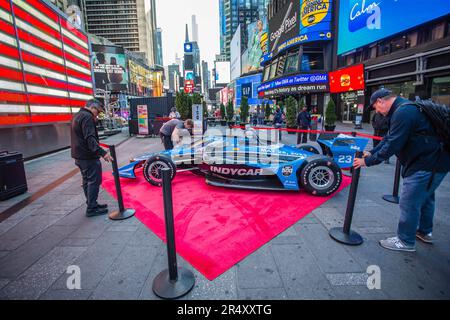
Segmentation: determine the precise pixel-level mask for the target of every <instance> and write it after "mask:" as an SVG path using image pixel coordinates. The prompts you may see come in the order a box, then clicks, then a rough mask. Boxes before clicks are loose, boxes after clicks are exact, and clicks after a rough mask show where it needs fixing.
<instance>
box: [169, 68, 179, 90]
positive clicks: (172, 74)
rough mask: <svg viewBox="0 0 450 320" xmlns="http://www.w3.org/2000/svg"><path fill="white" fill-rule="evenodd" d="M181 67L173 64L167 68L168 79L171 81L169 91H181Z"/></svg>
mask: <svg viewBox="0 0 450 320" xmlns="http://www.w3.org/2000/svg"><path fill="white" fill-rule="evenodd" d="M180 76H181V73H180V66H179V65H178V64H175V63H174V64H171V65H169V66H168V67H167V78H168V79H169V90H170V91H172V92H178V91H179V90H180Z"/></svg>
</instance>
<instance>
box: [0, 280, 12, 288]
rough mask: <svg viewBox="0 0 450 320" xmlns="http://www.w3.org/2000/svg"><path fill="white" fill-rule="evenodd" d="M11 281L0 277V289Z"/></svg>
mask: <svg viewBox="0 0 450 320" xmlns="http://www.w3.org/2000/svg"><path fill="white" fill-rule="evenodd" d="M10 282H11V280H10V279H0V290H1V289H2V288H3V287H5V286H6V285H7V284H8V283H10Z"/></svg>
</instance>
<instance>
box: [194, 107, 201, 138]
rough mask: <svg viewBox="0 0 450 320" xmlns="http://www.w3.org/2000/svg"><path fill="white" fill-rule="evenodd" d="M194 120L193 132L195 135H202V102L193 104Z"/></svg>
mask: <svg viewBox="0 0 450 320" xmlns="http://www.w3.org/2000/svg"><path fill="white" fill-rule="evenodd" d="M192 120H193V121H194V128H193V129H192V133H193V134H194V136H201V135H202V134H203V106H202V105H201V104H193V105H192Z"/></svg>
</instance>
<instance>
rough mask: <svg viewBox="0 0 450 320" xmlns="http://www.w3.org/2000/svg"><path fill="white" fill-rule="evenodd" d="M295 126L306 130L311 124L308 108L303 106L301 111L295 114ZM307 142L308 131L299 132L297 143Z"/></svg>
mask: <svg viewBox="0 0 450 320" xmlns="http://www.w3.org/2000/svg"><path fill="white" fill-rule="evenodd" d="M297 126H298V129H300V130H308V129H309V128H310V126H311V115H310V114H309V112H308V108H306V107H303V109H302V111H301V112H299V114H298V115H297ZM306 142H308V133H307V132H299V133H298V134H297V144H300V143H306Z"/></svg>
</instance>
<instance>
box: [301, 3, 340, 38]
mask: <svg viewBox="0 0 450 320" xmlns="http://www.w3.org/2000/svg"><path fill="white" fill-rule="evenodd" d="M332 17H333V10H332V0H301V1H300V37H301V38H303V39H304V42H306V41H318V40H331V19H332Z"/></svg>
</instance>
